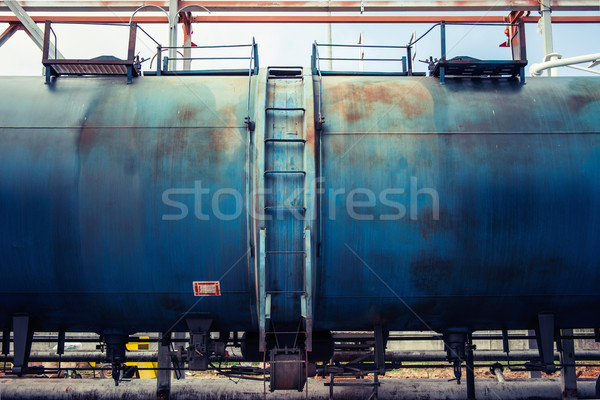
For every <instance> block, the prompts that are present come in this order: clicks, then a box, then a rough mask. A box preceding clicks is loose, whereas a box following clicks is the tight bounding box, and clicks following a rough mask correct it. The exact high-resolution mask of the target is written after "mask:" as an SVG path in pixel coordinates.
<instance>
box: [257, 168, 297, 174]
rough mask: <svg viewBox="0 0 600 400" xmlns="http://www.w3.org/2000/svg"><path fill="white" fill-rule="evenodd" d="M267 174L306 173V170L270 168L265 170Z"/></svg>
mask: <svg viewBox="0 0 600 400" xmlns="http://www.w3.org/2000/svg"><path fill="white" fill-rule="evenodd" d="M264 174H265V175H270V174H302V175H306V171H302V170H299V169H289V170H269V171H265V172H264Z"/></svg>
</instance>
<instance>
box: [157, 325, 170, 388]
mask: <svg viewBox="0 0 600 400" xmlns="http://www.w3.org/2000/svg"><path fill="white" fill-rule="evenodd" d="M170 346H171V332H168V333H163V334H161V340H160V341H159V343H158V370H157V371H156V398H157V399H158V400H169V397H170V394H171V370H170V368H171V357H170V355H169V349H170Z"/></svg>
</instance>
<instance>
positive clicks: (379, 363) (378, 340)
mask: <svg viewBox="0 0 600 400" xmlns="http://www.w3.org/2000/svg"><path fill="white" fill-rule="evenodd" d="M373 333H374V335H375V349H374V350H375V351H374V353H375V368H377V371H378V373H380V374H381V375H385V347H386V343H387V337H388V332H387V331H386V332H384V331H383V327H382V326H381V325H376V326H375V330H374V332H373Z"/></svg>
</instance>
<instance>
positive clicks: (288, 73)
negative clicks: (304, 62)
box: [267, 67, 303, 79]
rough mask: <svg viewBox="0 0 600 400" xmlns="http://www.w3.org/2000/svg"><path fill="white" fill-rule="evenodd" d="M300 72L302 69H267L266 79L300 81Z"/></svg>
mask: <svg viewBox="0 0 600 400" xmlns="http://www.w3.org/2000/svg"><path fill="white" fill-rule="evenodd" d="M302 72H303V68H302V67H269V69H268V74H267V75H268V76H267V77H268V78H276V79H277V78H279V79H282V78H283V79H286V78H287V79H302V78H303V73H302Z"/></svg>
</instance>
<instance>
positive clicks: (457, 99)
mask: <svg viewBox="0 0 600 400" xmlns="http://www.w3.org/2000/svg"><path fill="white" fill-rule="evenodd" d="M305 79H306V80H309V79H311V77H310V75H307V76H306V77H305ZM264 84H265V75H264V73H261V75H260V76H259V77H254V78H253V85H254V86H253V91H252V93H260V92H261V90H263V89H261V88H262V86H263V85H264ZM314 85H315V86H314V87H315V90H314V93H316V94H318V93H319V92H321V93H322V97H321V99H319V98H318V96H316V95H315V96H314V97H313V98H310V99H305V101H309V102H312V101H313V100H314V104H315V107H314V108H315V110H318V109H319V106H318V105H319V104H320V109H321V113H322V115H323V116H324V117H325V123H324V125H323V130H322V131H321V132H320V134H319V133H318V134H317V136H318V140H317V142H316V143H317V145H316V147H315V150H316V151H315V152H314V153H309V154H314V157H315V158H316V161H315V164H316V165H317V167H316V174H317V176H321V177H322V178H323V180H322V183H321V188H322V189H323V190H322V191H321V194H319V201H318V207H317V208H318V212H317V215H316V220H317V222H316V224H315V227H314V229H313V232H314V234H315V235H316V237H315V242H316V248H315V249H314V251H315V253H316V254H317V262H316V266H314V270H315V272H314V274H315V293H314V320H313V323H314V328H313V329H314V330H315V331H327V330H372V329H373V326H374V325H383V326H385V327H386V329H391V330H427V329H434V330H439V331H443V330H447V329H450V328H466V329H495V328H509V329H513V328H526V327H532V326H533V325H534V323H535V317H536V315H537V314H538V313H540V312H549V313H553V314H554V315H555V317H556V322H557V325H559V326H561V327H572V328H579V327H581V328H583V327H594V326H600V314H598V312H597V304H598V302H599V301H600V273H598V267H599V262H598V259H600V247H598V243H599V242H600V207H599V205H600V183H599V182H600V79H598V78H552V79H548V78H536V79H528V80H527V82H526V84H524V85H522V84H520V83H519V82H518V81H512V80H495V79H488V80H478V79H464V80H459V79H447V80H446V84H445V85H441V84H440V82H439V81H438V80H437V79H435V78H427V77H389V76H387V77H386V76H379V77H360V76H324V77H322V79H315V81H314ZM319 85H322V87H320V88H319ZM0 88H1V91H2V93H3V96H2V99H1V100H0V121H1V122H0V144H1V145H0V160H1V162H0V182H1V185H0V212H1V216H0V232H1V237H2V238H3V240H2V242H1V243H0V265H1V268H0V272H1V273H2V280H1V281H0V293H1V294H0V302H1V303H2V310H1V311H0V323H3V324H4V325H5V326H9V325H10V318H11V316H12V315H15V314H19V313H27V314H29V315H30V316H31V317H32V318H33V321H35V324H36V327H37V328H38V329H41V330H46V331H50V330H71V331H96V332H118V333H128V332H135V331H165V330H168V329H169V328H171V327H173V326H174V324H177V323H178V322H181V316H182V315H183V314H184V313H186V312H191V313H202V314H206V315H211V317H212V318H214V322H213V324H214V325H213V327H212V328H211V329H215V330H225V331H227V330H231V331H235V330H238V331H242V330H243V331H256V330H257V323H258V322H257V317H256V285H255V272H254V271H255V268H256V258H255V257H257V254H255V250H256V238H257V235H255V234H253V233H252V231H253V229H255V228H254V227H255V226H257V225H256V224H255V223H254V222H253V217H250V216H248V212H247V207H248V204H249V202H250V200H251V199H250V197H251V195H250V193H249V191H250V189H249V187H250V186H252V185H253V184H255V183H256V182H257V179H256V174H257V172H256V170H255V169H254V168H252V169H251V170H249V166H252V165H254V164H253V162H254V161H256V159H257V157H258V156H257V154H259V153H260V152H261V151H262V150H261V149H262V148H263V147H264V144H262V143H258V142H256V143H252V144H250V143H251V138H252V136H251V133H250V132H249V131H248V129H247V127H246V125H245V124H244V117H246V116H247V102H248V77H235V76H228V77H225V76H222V77H191V76H190V77H152V78H146V77H143V78H138V79H137V80H136V81H135V82H134V84H132V85H126V84H125V83H124V81H123V80H122V79H119V80H117V79H112V78H104V79H101V78H58V79H57V80H56V82H54V83H53V84H52V85H44V83H43V78H41V77H34V78H6V77H4V78H1V79H0ZM305 93H306V92H305ZM251 108H252V110H253V115H252V117H253V118H254V119H255V120H260V119H261V118H264V109H265V105H264V104H252V107H251ZM307 118H313V115H309V116H307ZM257 126H261V124H260V123H257ZM309 144H310V143H309ZM249 148H250V149H252V150H251V151H250V154H249V151H248V149H249ZM248 157H250V159H251V162H249V159H248ZM252 160H254V161H252ZM253 189H260V188H253ZM255 195H256V194H255V193H254V192H253V194H252V196H255ZM240 196H241V197H240ZM257 196H260V194H258V195H257ZM217 214H218V215H217ZM251 221H252V222H251ZM258 225H260V224H258ZM295 273H298V272H297V271H296V272H295V271H289V274H291V275H290V278H289V279H292V278H293V275H294V274H295ZM296 280H297V279H296ZM194 281H204V282H209V281H218V282H220V289H221V293H220V294H221V295H220V296H207V297H195V296H194V291H193V282H194ZM182 326H183V325H182Z"/></svg>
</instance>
